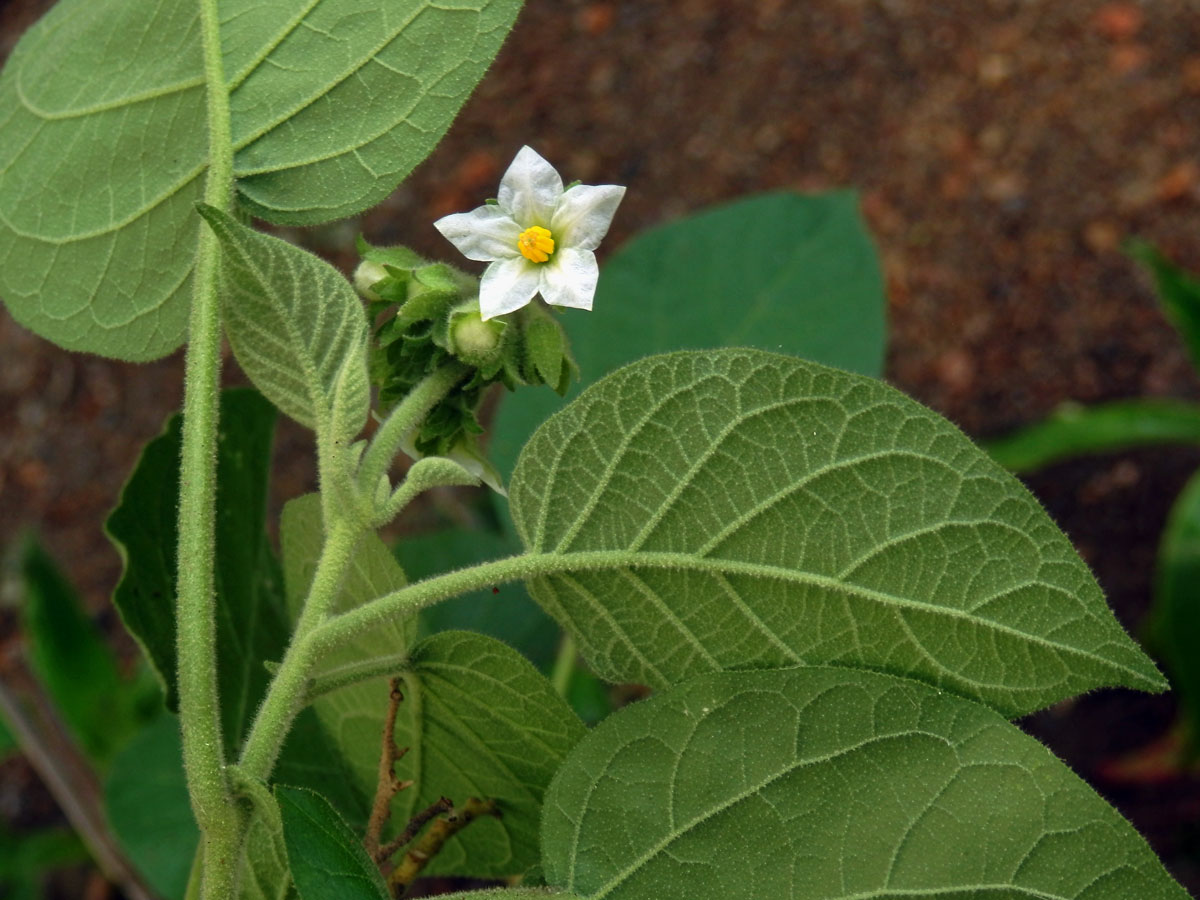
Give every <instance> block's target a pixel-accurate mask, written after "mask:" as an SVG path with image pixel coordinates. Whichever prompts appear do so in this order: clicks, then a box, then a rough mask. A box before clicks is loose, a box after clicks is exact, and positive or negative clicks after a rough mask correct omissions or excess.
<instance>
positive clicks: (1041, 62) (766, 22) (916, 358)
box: [0, 0, 1200, 896]
mask: <svg viewBox="0 0 1200 900" xmlns="http://www.w3.org/2000/svg"><path fill="white" fill-rule="evenodd" d="M49 5H50V3H49V0H6V2H2V5H0V51H2V52H4V53H5V54H6V53H7V52H8V50H10V49H11V47H12V45H13V43H14V42H15V41H16V39H17V37H18V36H19V35H20V33H21V32H22V31H23V30H24V29H25V28H26V27H28V26H29V24H30V23H32V22H33V21H34V20H35V19H36V18H37V16H38V15H40V14H41V12H42V11H44V9H46V8H47V7H48V6H49ZM0 139H3V136H2V135H0ZM526 143H528V144H531V145H533V146H534V147H536V148H537V149H538V150H539V151H540V152H541V153H542V154H543V155H544V156H546V157H547V158H548V159H549V160H550V161H551V162H552V163H554V164H555V165H556V166H557V168H559V170H560V171H561V172H563V174H564V176H565V178H566V179H568V180H570V179H576V178H577V179H580V180H582V181H584V182H587V183H620V184H625V185H628V187H629V192H628V195H627V198H626V200H625V202H624V204H623V205H622V207H621V210H620V212H619V214H618V216H617V220H616V223H615V225H614V228H613V231H612V233H611V235H610V238H609V240H608V242H607V245H606V247H607V250H608V252H611V250H612V248H614V247H615V246H617V245H619V244H620V243H621V242H622V241H623V240H625V239H627V238H629V237H630V236H632V235H634V234H636V233H637V232H638V231H640V230H642V229H644V228H647V227H649V226H652V225H655V224H658V223H661V222H664V221H667V220H669V219H672V218H675V217H678V216H681V215H683V214H685V213H688V212H690V211H693V210H697V209H699V208H701V207H704V206H706V205H709V204H712V203H717V202H720V201H724V200H730V199H733V198H736V197H739V196H742V195H744V194H748V193H754V192H759V191H765V190H778V189H792V190H798V191H817V190H824V189H827V188H834V187H841V186H854V187H857V188H858V189H859V190H860V191H861V195H862V207H863V211H864V213H865V215H866V218H867V221H868V223H869V225H870V227H871V230H872V232H873V234H874V236H875V239H876V241H877V243H878V246H879V250H880V253H881V255H882V259H883V264H884V267H885V271H886V276H887V284H888V295H889V300H890V347H889V356H888V368H887V378H888V380H889V381H890V382H891V383H892V384H894V385H896V386H897V387H899V388H901V389H902V390H904V391H906V392H908V393H909V394H911V395H913V396H914V397H916V398H917V399H918V400H920V401H922V402H923V403H925V404H927V405H929V406H931V407H933V408H934V409H936V410H938V411H940V412H941V413H943V414H944V415H946V416H948V417H949V418H950V419H951V420H953V421H955V422H956V423H958V424H959V425H960V426H962V428H963V429H964V430H966V431H967V432H968V433H969V434H971V435H972V436H975V437H990V436H996V435H999V434H1002V433H1004V432H1006V431H1008V430H1010V429H1012V428H1014V427H1016V426H1018V425H1021V424H1023V423H1029V422H1032V421H1035V420H1037V419H1040V418H1042V417H1044V416H1045V415H1047V414H1048V413H1050V412H1051V411H1052V410H1053V409H1054V408H1055V407H1056V406H1058V405H1059V404H1060V403H1062V402H1064V401H1068V400H1073V401H1078V402H1081V403H1094V402H1097V401H1102V400H1112V399H1116V398H1122V397H1143V396H1172V397H1181V398H1190V399H1200V381H1198V380H1197V378H1196V376H1195V374H1194V373H1193V371H1192V369H1191V367H1190V365H1189V362H1188V359H1187V356H1186V353H1185V350H1184V347H1183V344H1182V342H1181V341H1180V340H1179V339H1178V338H1177V336H1176V335H1175V333H1174V331H1173V330H1172V329H1171V328H1170V326H1169V325H1168V324H1167V323H1166V321H1165V320H1164V319H1163V317H1162V315H1161V314H1160V311H1159V309H1158V307H1157V305H1156V302H1155V300H1154V296H1153V293H1152V291H1151V287H1150V284H1149V281H1148V280H1147V278H1145V277H1144V276H1143V275H1141V274H1140V273H1139V272H1138V271H1137V270H1136V269H1135V267H1134V265H1133V264H1132V263H1131V262H1130V261H1129V260H1128V259H1127V258H1126V257H1125V256H1124V255H1123V254H1122V253H1121V251H1120V246H1121V243H1122V241H1123V240H1124V239H1126V238H1127V237H1130V236H1139V237H1142V238H1145V239H1148V240H1150V241H1151V242H1153V243H1155V244H1156V245H1158V246H1159V247H1160V248H1161V249H1163V250H1164V251H1165V252H1166V253H1167V254H1168V255H1169V256H1171V257H1172V258H1173V259H1174V260H1175V261H1176V262H1178V263H1180V264H1182V265H1184V266H1185V267H1187V268H1189V269H1191V270H1193V271H1200V0H1146V2H1141V3H1139V2H1131V0H1130V2H1100V0H1071V2H1062V0H803V2H801V0H527V2H526V6H525V11H524V13H523V14H522V16H521V17H520V19H519V20H518V23H517V26H516V28H515V30H514V32H513V34H512V36H511V37H510V39H509V41H508V43H507V44H506V45H505V47H504V49H503V50H502V52H501V54H500V56H499V58H498V60H497V61H496V64H495V65H494V67H493V68H492V70H491V71H490V73H489V74H488V75H487V76H486V77H485V79H484V82H483V84H482V86H481V88H480V90H479V91H478V92H477V93H476V94H475V96H474V97H473V98H472V99H471V100H470V101H469V103H468V104H467V106H466V108H465V109H464V111H463V113H462V115H461V117H460V118H459V119H458V121H457V122H456V123H455V125H454V127H453V129H452V130H451V132H450V134H449V136H448V137H447V138H446V139H445V140H444V141H443V142H442V144H441V145H440V146H439V147H438V149H437V151H436V152H435V153H434V154H433V156H432V157H430V158H429V159H428V160H427V161H426V162H425V163H424V164H423V165H421V166H420V167H419V168H418V169H417V170H416V171H415V172H414V173H413V175H412V177H411V178H410V179H409V180H408V181H407V182H406V183H405V185H404V186H403V187H401V189H400V190H399V191H397V192H396V193H395V194H394V195H393V196H392V197H391V198H390V199H389V200H388V201H387V202H386V203H385V204H384V205H383V206H382V207H380V208H378V209H377V210H375V211H373V212H371V213H370V214H368V215H367V216H366V217H364V219H363V220H361V222H360V221H351V222H345V223H336V224H334V225H331V226H326V227H324V228H321V229H318V230H315V231H311V232H308V233H306V234H305V235H304V236H303V237H301V238H300V239H301V240H303V241H304V242H305V243H306V244H307V245H308V246H310V247H313V248H314V249H317V250H319V251H321V252H323V253H325V254H326V255H327V256H329V257H330V258H331V259H333V260H334V261H335V262H336V263H338V264H339V265H341V266H342V267H343V268H344V269H347V270H348V269H349V268H350V267H351V266H352V265H353V258H352V256H351V255H350V254H349V252H348V251H349V248H350V247H351V245H352V239H353V236H354V235H355V234H356V233H357V232H358V231H359V230H361V231H363V232H364V233H365V234H366V236H367V237H368V239H370V240H371V241H372V242H373V243H381V244H388V243H405V244H408V245H410V246H413V247H414V248H416V249H417V250H418V251H420V252H422V253H426V254H429V255H432V256H441V257H443V258H446V259H450V258H451V257H453V256H454V255H455V254H454V252H453V249H452V248H451V247H450V246H449V245H448V244H446V243H445V242H444V241H443V240H442V239H441V238H440V236H438V235H437V233H436V232H435V231H434V230H433V228H432V226H431V224H430V223H431V222H432V221H433V220H434V219H435V218H437V217H438V216H441V215H444V214H446V213H450V212H456V211H463V210H467V209H470V208H473V207H474V206H476V205H478V204H479V203H480V202H481V201H482V200H483V199H484V198H485V197H488V196H492V195H493V194H494V191H495V187H496V184H497V182H498V179H499V177H500V175H501V174H502V172H503V170H504V168H505V166H506V165H507V164H508V162H509V160H511V158H512V156H513V154H514V152H515V151H516V150H517V149H518V148H519V147H520V146H521V145H522V144H526ZM738 250H739V248H738V236H737V235H730V237H729V245H728V252H729V253H730V254H737V253H738ZM730 302H731V303H736V302H737V300H736V298H731V299H730ZM597 314H600V313H597ZM232 368H233V366H232V365H231V366H230V369H232ZM181 370H182V366H181V358H180V356H179V355H178V354H176V355H175V356H172V357H171V358H169V359H166V360H163V361H160V362H157V363H154V364H151V365H145V366H132V365H125V364H121V363H115V362H109V361H106V360H102V359H98V358H94V357H87V356H73V355H69V354H67V353H65V352H63V351H60V350H58V349H57V348H55V347H53V346H51V345H49V344H47V343H44V342H43V341H41V340H40V339H38V338H35V337H33V336H32V335H31V334H29V333H27V332H25V331H24V330H23V329H21V328H20V327H19V326H17V325H16V324H15V323H14V322H13V321H12V319H11V318H10V317H9V316H8V314H7V312H3V311H0V546H10V545H11V544H12V542H13V541H14V539H15V538H16V536H17V534H18V533H19V532H20V531H21V530H22V529H27V528H28V529H34V530H36V532H37V533H38V534H40V536H41V537H42V539H43V540H44V541H45V543H46V544H47V546H48V548H49V549H50V551H51V552H52V553H53V554H54V555H55V556H56V557H57V558H58V559H59V560H60V561H61V562H63V563H64V564H65V565H66V567H67V569H68V571H69V573H70V575H71V577H72V578H73V579H74V580H75V582H76V583H77V584H78V585H79V587H80V588H81V590H82V591H83V594H84V596H85V598H86V601H87V604H88V606H89V609H91V610H92V611H93V612H94V613H95V614H96V616H97V617H98V619H99V620H100V621H101V623H102V624H103V625H104V627H105V628H106V630H107V631H108V632H109V633H111V634H112V636H113V640H114V641H115V642H116V643H117V644H118V645H119V646H121V647H122V648H123V649H124V650H125V652H126V653H127V654H128V655H129V656H130V658H132V656H133V654H134V650H133V648H132V645H131V644H130V642H129V641H128V639H126V638H125V637H124V636H123V634H122V630H121V627H120V625H119V623H118V622H117V619H116V616H115V614H114V613H113V612H112V610H111V609H110V607H109V606H108V600H107V597H108V594H109V592H110V591H111V589H112V587H113V585H114V584H115V582H116V579H117V576H118V573H119V560H118V558H117V555H116V553H115V552H114V551H113V550H112V548H111V547H110V546H109V544H108V542H107V541H106V540H105V538H104V537H103V535H102V534H101V531H100V523H101V522H102V520H103V518H104V517H105V515H106V514H107V512H108V511H109V509H110V508H111V507H112V506H113V505H114V503H115V502H116V498H117V495H118V492H119V490H120V487H121V485H122V483H123V481H124V479H125V477H126V475H127V474H128V472H129V471H130V469H131V467H132V465H133V463H134V461H135V459H136V458H137V455H138V452H139V450H140V448H141V446H142V445H143V443H145V441H147V440H148V439H149V438H151V437H153V436H154V435H155V434H157V433H158V431H159V430H160V428H161V426H162V423H163V421H164V419H165V417H166V416H167V415H168V414H170V413H171V412H172V411H174V410H175V409H176V408H177V407H178V405H179V402H180V398H181ZM229 377H230V378H231V379H233V380H236V379H237V377H238V376H237V375H236V374H233V373H231V374H230V376H229ZM309 452H310V442H309V439H308V437H307V435H306V434H305V433H304V432H303V431H302V430H301V429H299V428H293V427H287V428H285V429H284V430H283V431H282V432H281V437H280V440H279V448H278V454H279V464H280V474H279V477H278V478H277V485H276V493H277V494H278V495H279V496H281V497H286V496H293V495H295V494H297V493H300V492H302V491H304V490H307V489H310V488H311V486H312V483H313V476H312V471H311V465H310V463H309V461H308V456H309ZM1197 465H1200V451H1197V450H1190V449H1170V450H1154V451H1141V452H1137V453H1132V454H1123V455H1119V456H1105V457H1098V458H1095V459H1091V460H1087V461H1081V462H1074V463H1070V464H1065V465H1060V466H1057V467H1055V468H1053V469H1051V470H1048V471H1045V472H1043V473H1041V474H1038V475H1036V476H1034V477H1031V478H1029V479H1028V483H1029V485H1030V487H1031V488H1032V489H1033V491H1034V492H1035V493H1036V494H1037V496H1038V497H1040V498H1041V500H1042V501H1043V502H1044V503H1045V504H1046V506H1047V507H1048V509H1049V510H1050V512H1051V514H1052V515H1053V517H1054V518H1055V519H1056V520H1057V521H1058V522H1059V524H1060V525H1061V526H1062V527H1063V528H1064V529H1065V530H1066V532H1067V533H1068V534H1069V535H1070V537H1071V538H1072V540H1073V541H1074V542H1075V544H1076V546H1077V547H1078V548H1079V550H1080V552H1081V553H1082V554H1083V555H1084V557H1085V558H1086V559H1087V560H1088V561H1089V563H1090V564H1091V565H1092V567H1093V568H1094V570H1095V572H1096V574H1097V577H1098V578H1099V580H1100V583H1101V585H1102V586H1103V587H1104V589H1105V591H1106V593H1107V594H1108V597H1109V600H1110V602H1111V603H1112V605H1113V606H1114V608H1115V609H1116V611H1117V615H1118V616H1119V617H1120V618H1121V620H1122V621H1123V622H1124V623H1125V625H1126V626H1127V627H1128V628H1130V629H1131V630H1133V631H1134V632H1135V633H1136V632H1137V631H1138V629H1139V628H1140V627H1141V626H1142V625H1143V618H1144V614H1145V611H1146V608H1147V606H1148V604H1149V600H1150V596H1151V587H1152V585H1151V581H1152V569H1153V563H1154V558H1155V552H1156V546H1157V540H1158V536H1159V533H1160V532H1161V530H1162V527H1163V524H1164V521H1165V516H1166V513H1167V510H1168V508H1169V505H1170V503H1171V501H1172V500H1173V498H1174V497H1175V495H1176V493H1177V492H1178V490H1179V489H1180V487H1181V486H1182V484H1183V482H1184V481H1185V480H1186V478H1187V477H1188V475H1189V474H1190V473H1191V471H1192V470H1194V469H1195V468H1196V467H1197ZM9 599H10V600H11V599H12V598H11V597H9ZM9 619H10V620H11V614H10V615H9ZM1172 715H1173V704H1172V700H1171V698H1170V696H1169V695H1167V696H1164V697H1158V698H1150V697H1146V696H1142V695H1135V694H1132V693H1128V692H1117V691H1109V692H1100V693H1096V694H1092V695H1089V696H1087V697H1085V698H1082V699H1080V700H1078V701H1074V702H1070V703H1067V704H1064V705H1062V706H1060V707H1058V708H1056V709H1053V710H1050V711H1047V712H1045V713H1042V714H1040V715H1038V716H1035V717H1033V718H1032V719H1030V720H1027V721H1026V722H1025V723H1024V724H1025V726H1026V727H1027V728H1028V729H1029V730H1030V731H1031V732H1032V733H1034V734H1036V735H1037V736H1038V737H1040V738H1042V739H1043V740H1045V741H1047V742H1048V743H1049V744H1050V746H1051V747H1052V748H1053V750H1054V752H1055V753H1057V754H1058V755H1059V756H1060V757H1062V758H1063V759H1065V760H1066V761H1067V762H1068V763H1069V764H1070V765H1071V766H1072V767H1073V768H1074V769H1075V770H1076V771H1077V772H1078V773H1079V774H1080V775H1082V776H1083V777H1084V778H1086V779H1087V780H1088V781H1089V782H1091V783H1092V784H1093V785H1094V786H1095V787H1096V788H1097V789H1098V790H1099V791H1100V792H1101V793H1102V794H1104V795H1105V796H1106V797H1108V798H1109V799H1110V800H1111V801H1113V802H1114V803H1115V804H1116V805H1117V806H1118V807H1119V808H1120V809H1121V811H1122V812H1123V813H1124V814H1125V815H1126V816H1127V817H1129V818H1130V819H1131V820H1132V821H1133V823H1134V824H1135V825H1136V826H1137V828H1138V829H1139V830H1140V831H1141V832H1142V833H1143V834H1144V835H1146V837H1147V838H1148V839H1149V841H1150V843H1151V844H1152V845H1153V846H1154V848H1155V849H1156V850H1157V851H1158V852H1159V853H1160V854H1161V855H1162V856H1163V858H1164V860H1165V861H1166V863H1167V865H1168V867H1169V868H1170V869H1171V870H1172V871H1173V873H1174V874H1175V875H1176V876H1177V877H1178V878H1180V879H1181V880H1182V881H1183V882H1184V883H1185V885H1187V886H1188V887H1189V889H1190V890H1191V891H1192V892H1193V893H1194V894H1195V893H1198V892H1200V777H1197V776H1196V775H1181V774H1178V773H1172V772H1169V771H1163V770H1161V769H1156V768H1155V767H1153V766H1151V767H1150V771H1149V774H1148V775H1147V774H1143V775H1141V776H1137V777H1131V776H1129V775H1128V774H1125V775H1122V774H1120V773H1119V772H1118V771H1117V769H1119V767H1118V766H1115V765H1114V761H1115V760H1118V759H1119V758H1120V757H1121V756H1122V755H1123V754H1126V753H1129V752H1132V751H1137V750H1139V749H1140V748H1145V747H1147V746H1148V745H1151V744H1152V743H1153V742H1154V741H1155V740H1156V739H1158V738H1159V737H1160V736H1161V735H1162V734H1163V732H1164V731H1165V729H1166V728H1167V726H1168V725H1169V724H1170V722H1171V719H1172ZM56 815H57V813H56V811H55V806H54V803H53V801H52V800H51V799H50V797H49V795H48V794H47V793H46V792H45V790H44V789H43V788H42V787H41V786H40V784H39V783H38V781H37V779H36V776H34V775H33V774H32V773H31V771H30V770H29V768H28V767H27V766H26V764H25V763H23V762H21V761H19V760H18V761H10V762H8V763H5V764H4V765H3V766H0V823H7V824H8V825H9V826H10V827H14V828H23V827H31V826H34V825H36V824H39V823H41V822H45V821H51V820H53V819H54V817H55V816H56ZM81 895H82V894H80V893H74V894H71V896H81ZM97 896H102V895H97Z"/></svg>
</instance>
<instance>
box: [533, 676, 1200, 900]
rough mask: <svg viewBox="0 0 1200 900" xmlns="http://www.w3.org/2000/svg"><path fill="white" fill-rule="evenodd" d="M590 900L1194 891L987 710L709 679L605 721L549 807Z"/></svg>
mask: <svg viewBox="0 0 1200 900" xmlns="http://www.w3.org/2000/svg"><path fill="white" fill-rule="evenodd" d="M543 841H544V844H543V846H544V858H543V864H544V867H545V873H546V881H547V882H548V883H549V884H552V885H558V886H561V887H563V888H565V889H566V890H569V891H572V892H574V893H576V894H578V895H580V896H581V897H584V898H588V900H599V898H601V897H606V898H610V900H685V898H687V900H690V898H693V897H696V896H700V895H703V896H706V897H721V898H723V900H759V898H763V897H770V898H772V900H868V898H869V900H916V898H924V900H971V898H983V897H986V898H993V900H1127V898H1130V897H1138V898H1140V900H1186V897H1187V893H1186V892H1185V891H1184V890H1183V889H1182V888H1181V887H1180V886H1179V885H1178V884H1176V883H1175V882H1174V881H1172V879H1171V877H1170V876H1169V875H1168V874H1167V873H1166V871H1165V870H1164V869H1163V867H1162V865H1161V863H1159V861H1158V860H1157V859H1156V858H1155V856H1154V854H1153V853H1152V852H1151V850H1150V848H1149V847H1148V846H1146V842H1145V841H1144V840H1143V839H1142V838H1141V837H1140V836H1139V835H1138V834H1137V832H1135V831H1134V830H1133V828H1132V827H1131V826H1130V825H1129V823H1128V822H1126V821H1125V820H1124V819H1122V818H1121V817H1120V816H1119V815H1118V814H1117V812H1116V811H1115V810H1114V809H1113V808H1112V807H1110V806H1109V805H1108V804H1107V803H1106V802H1105V801H1104V800H1103V799H1101V798H1100V797H1099V796H1098V795H1097V794H1096V793H1094V792H1093V791H1092V789H1091V788H1090V787H1088V786H1087V785H1086V784H1085V783H1084V782H1083V781H1082V780H1080V779H1079V777H1078V776H1076V775H1075V774H1074V773H1072V772H1071V771H1070V770H1069V769H1068V768H1067V767H1066V766H1064V765H1063V764H1062V763H1061V762H1059V761H1058V760H1057V759H1055V757H1054V756H1053V755H1052V754H1051V753H1050V752H1049V751H1048V750H1047V749H1046V748H1045V747H1043V746H1042V745H1041V744H1039V743H1038V742H1037V741H1035V740H1033V739H1032V738H1030V737H1028V736H1027V735H1025V734H1023V733H1022V732H1021V731H1020V730H1019V729H1017V728H1016V727H1015V726H1013V725H1011V724H1009V723H1008V722H1007V721H1005V720H1004V719H1003V718H1002V717H1001V716H999V715H997V714H996V713H995V712H994V711H992V710H989V709H987V708H986V707H983V706H981V705H979V704H976V703H973V702H971V701H968V700H964V699H962V698H959V697H954V696H952V695H950V694H946V693H943V692H941V691H938V690H936V689H934V688H930V687H927V686H925V685H922V684H918V683H916V682H912V681H908V680H906V679H900V678H895V677H892V676H888V675H881V674H878V673H873V672H864V671H855V670H850V669H844V668H825V667H813V668H807V667H799V668H793V669H779V670H773V671H763V672H723V673H716V674H712V675H706V676H701V677H700V678H697V679H695V680H694V681H691V682H688V683H687V684H684V685H681V686H679V687H677V688H675V689H673V690H670V691H668V692H666V693H663V694H660V695H658V696H656V697H654V698H652V699H650V700H647V701H644V702H642V703H637V704H634V705H633V706H629V707H626V708H625V709H623V710H621V711H620V712H618V713H615V714H614V715H613V716H611V717H610V718H609V719H608V720H607V721H605V722H603V723H602V724H601V725H600V726H599V727H598V728H597V729H596V730H595V731H593V732H592V733H591V734H589V735H588V737H587V738H585V739H584V740H583V741H582V742H581V743H580V744H579V745H578V746H577V747H576V748H575V750H574V751H572V753H571V755H570V757H569V758H568V759H567V762H566V763H565V764H564V765H563V768H562V770H561V771H560V773H559V774H558V776H557V777H556V778H555V780H554V783H553V785H551V788H550V791H549V793H548V795H547V798H546V815H545V819H544V824H543Z"/></svg>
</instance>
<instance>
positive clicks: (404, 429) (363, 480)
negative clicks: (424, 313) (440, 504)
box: [358, 362, 471, 496]
mask: <svg viewBox="0 0 1200 900" xmlns="http://www.w3.org/2000/svg"><path fill="white" fill-rule="evenodd" d="M469 371H471V370H470V368H468V367H467V366H465V365H463V364H462V363H460V362H451V363H447V364H446V365H444V366H442V367H441V368H440V369H435V370H434V371H432V372H430V373H429V374H428V375H426V376H425V378H424V379H422V380H421V381H420V382H418V383H417V385H416V386H415V387H414V388H413V389H412V390H411V391H409V393H408V394H407V395H406V396H405V397H404V399H403V400H401V401H400V402H399V403H397V404H396V407H395V408H394V409H393V410H392V411H391V412H390V413H389V414H388V417H387V418H386V419H384V421H383V424H382V425H380V426H379V430H378V431H376V432H375V437H373V438H372V439H371V444H370V446H368V447H367V449H366V452H365V453H364V454H363V460H362V465H361V466H360V467H359V475H358V483H359V486H360V488H361V489H362V490H364V491H367V492H371V491H374V490H375V485H376V484H378V482H379V478H380V476H382V475H383V474H384V473H385V472H387V470H388V468H389V467H390V466H391V464H392V460H393V459H395V458H396V453H397V452H399V450H400V445H401V444H402V443H403V442H404V438H405V437H406V436H407V435H408V434H409V432H411V431H412V430H413V429H414V428H416V427H417V426H418V425H420V424H421V422H422V421H423V420H424V419H425V417H426V416H427V415H429V411H430V410H431V409H433V407H434V406H435V405H437V403H438V401H439V400H441V399H442V398H443V397H445V396H446V394H448V393H450V389H451V388H453V387H454V385H456V384H458V382H459V381H461V380H462V379H463V378H465V377H466V375H467V373H468V372H469ZM368 496H369V493H368Z"/></svg>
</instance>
